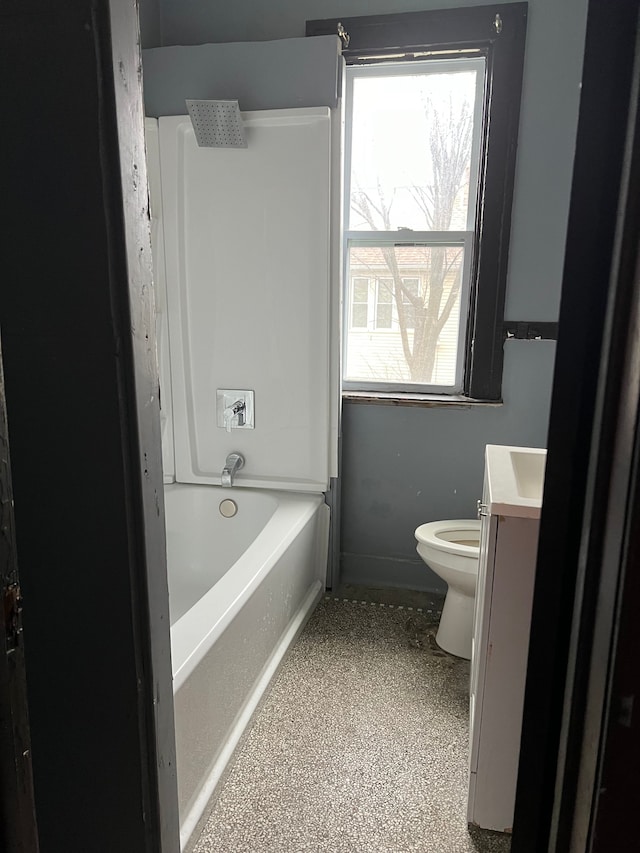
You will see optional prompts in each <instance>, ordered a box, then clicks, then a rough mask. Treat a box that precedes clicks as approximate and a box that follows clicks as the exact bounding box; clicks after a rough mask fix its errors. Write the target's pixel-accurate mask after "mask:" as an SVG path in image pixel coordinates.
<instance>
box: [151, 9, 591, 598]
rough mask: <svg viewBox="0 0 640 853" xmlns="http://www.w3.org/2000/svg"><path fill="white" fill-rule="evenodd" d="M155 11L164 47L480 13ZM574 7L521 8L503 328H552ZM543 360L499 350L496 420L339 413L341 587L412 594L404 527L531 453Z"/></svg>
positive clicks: (575, 87)
mask: <svg viewBox="0 0 640 853" xmlns="http://www.w3.org/2000/svg"><path fill="white" fill-rule="evenodd" d="M161 3H162V5H161V10H162V24H163V43H164V44H180V43H181V44H194V43H199V42H206V41H212V42H216V41H217V42H227V41H242V40H263V39H276V38H290V37H294V36H302V35H303V34H304V27H305V21H306V20H307V19H313V18H328V17H335V16H340V15H345V16H347V15H359V14H363V15H364V14H377V13H388V12H405V11H415V10H420V9H429V8H447V7H455V6H460V5H473V6H476V5H483V4H482V2H477V0H476V2H474V0H404V2H397V0H396V2H394V0H367V2H364V0H322V2H320V0H274V2H273V3H271V4H270V5H269V6H268V7H265V5H264V3H262V2H259V0H235V2H234V3H233V4H227V5H225V6H222V5H212V4H211V3H208V2H204V0H161ZM586 6H587V2H586V0H565V2H562V3H558V2H557V0H530V2H529V22H528V32H527V49H526V57H525V69H524V82H523V102H522V110H521V118H520V135H519V145H518V162H517V167H516V181H515V195H514V204H513V216H512V232H511V251H510V263H509V277H508V283H507V304H506V318H507V319H508V320H551V321H553V320H556V319H557V316H558V308H559V303H560V287H561V279H562V267H563V257H564V243H565V234H566V226H567V215H568V206H569V192H570V186H571V173H572V165H573V153H574V145H575V134H576V126H577V114H578V103H579V94H580V79H581V70H582V54H583V48H584V30H585V20H586ZM552 361H553V345H552V344H549V343H544V342H542V343H517V342H512V343H509V344H508V347H507V351H506V357H505V383H504V405H503V406H502V407H501V408H499V409H495V408H473V409H468V408H456V409H451V408H446V409H434V408H425V409H415V408H411V409H408V408H400V407H386V406H362V405H360V404H356V403H346V404H345V407H344V424H343V442H344V467H343V477H342V486H343V495H342V501H343V511H342V536H343V545H342V547H343V551H344V569H345V578H346V579H348V580H349V581H351V582H358V581H362V582H373V581H376V582H378V583H386V584H396V583H405V584H407V583H410V584H412V585H418V584H420V585H422V584H421V582H420V579H419V578H418V577H416V576H415V572H414V571H413V570H414V569H415V568H416V565H417V564H416V561H415V559H414V550H413V549H414V541H413V528H414V527H415V526H416V525H417V524H418V523H420V522H422V521H430V520H433V519H435V518H447V517H452V516H455V515H464V516H470V515H473V512H474V507H475V501H476V499H477V498H478V497H479V495H480V490H481V486H482V482H481V471H482V451H483V448H484V445H485V444H487V443H503V442H510V443H514V444H523V445H525V444H532V445H538V446H544V444H545V443H546V426H547V417H548V407H549V398H550V393H551V377H552ZM399 448H401V451H400V452H401V456H400V457H398V452H399ZM399 458H400V460H403V459H404V462H403V461H401V462H400V463H399V462H398V459H399ZM407 460H411V461H410V462H407ZM445 460H450V461H451V464H450V465H447V464H445ZM405 466H406V467H405ZM409 481H410V482H411V484H412V487H409V485H407V483H408V482H409ZM385 506H386V507H387V509H385ZM389 507H391V510H390V511H387V510H388V509H389ZM399 519H403V521H402V522H401V523H400V522H399ZM403 561H408V562H403ZM406 567H408V572H404V568H406ZM424 572H425V574H424V575H422V577H424V579H425V581H424V585H425V587H426V588H434V587H436V586H437V584H438V581H437V579H436V578H435V576H434V575H432V574H431V573H429V572H428V570H426V569H425V570H424Z"/></svg>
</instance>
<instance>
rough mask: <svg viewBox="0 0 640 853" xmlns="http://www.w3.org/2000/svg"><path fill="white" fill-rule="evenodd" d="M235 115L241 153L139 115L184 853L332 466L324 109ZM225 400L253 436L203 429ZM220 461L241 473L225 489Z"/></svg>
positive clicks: (301, 561)
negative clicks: (236, 403)
mask: <svg viewBox="0 0 640 853" xmlns="http://www.w3.org/2000/svg"><path fill="white" fill-rule="evenodd" d="M242 119H243V123H244V131H245V134H246V139H247V148H246V149H231V148H229V149H215V148H199V147H198V146H197V144H196V140H195V136H194V132H193V128H192V126H191V122H190V121H189V119H188V117H186V116H171V117H161V118H160V119H159V121H155V120H153V119H148V120H147V138H148V140H147V141H148V155H149V168H150V172H151V192H152V199H151V203H152V223H153V224H152V233H153V234H154V244H155V245H154V248H155V253H154V256H155V264H156V281H157V282H158V285H159V287H160V288H161V285H162V283H166V287H165V292H164V293H163V292H160V293H159V299H158V306H159V312H158V331H159V335H158V337H159V340H160V364H161V395H162V413H163V432H164V436H165V438H166V441H165V446H164V464H165V481H166V482H167V485H166V495H165V500H166V522H167V541H168V567H169V588H170V608H171V621H172V629H171V636H172V658H173V661H172V664H173V674H174V702H175V716H176V746H177V762H178V764H177V771H178V792H179V807H180V823H181V846H182V849H183V850H186V849H189V848H190V846H191V845H192V844H193V842H194V840H195V838H196V837H197V834H198V831H199V829H200V828H201V826H202V823H203V820H204V819H205V817H206V814H207V809H208V805H209V803H210V802H211V799H212V796H213V795H214V794H215V790H216V785H217V784H218V782H219V781H220V778H221V777H222V776H223V774H224V771H225V767H226V765H227V762H228V760H229V758H230V757H231V755H232V754H233V750H234V748H235V746H236V745H237V743H238V741H239V739H240V738H241V737H242V733H243V731H244V729H245V727H246V725H247V724H248V722H249V720H250V718H251V715H252V713H253V711H254V710H255V708H256V706H257V705H258V703H259V702H260V698H261V696H262V695H263V692H264V690H265V689H266V688H267V686H268V684H269V681H270V679H271V677H272V676H273V674H274V673H275V671H276V669H277V666H278V664H279V662H280V660H281V659H282V657H283V655H284V654H285V652H286V650H287V648H288V647H289V645H290V644H291V642H292V641H293V640H294V639H295V637H296V636H297V634H298V632H299V631H300V630H301V629H302V627H303V625H304V623H305V621H306V619H307V617H308V616H309V615H310V613H311V612H312V610H313V608H314V607H315V604H316V603H317V601H318V600H319V598H320V596H321V595H322V592H323V590H324V587H325V576H326V566H327V543H328V535H329V509H328V507H327V506H326V505H325V503H324V499H323V492H325V491H326V489H327V488H328V485H329V479H330V477H332V476H335V475H336V469H337V440H336V436H337V432H338V427H337V413H338V378H337V359H335V358H332V355H331V352H332V349H333V347H332V335H334V334H335V332H336V330H337V325H338V307H339V298H337V295H336V292H334V291H333V290H332V286H331V281H332V279H334V280H335V278H336V277H335V276H333V277H332V275H331V269H332V264H334V265H335V263H336V255H335V252H334V251H333V245H334V244H335V243H334V240H333V239H332V237H333V235H332V227H331V206H332V201H334V202H335V199H333V194H334V191H335V185H336V182H337V176H338V173H339V172H338V157H337V151H336V149H335V146H334V145H333V144H332V137H333V136H334V134H335V130H333V131H332V117H331V113H330V110H329V109H328V108H322V107H314V108H300V109H294V110H270V111H257V112H249V113H243V114H242ZM154 188H155V192H154ZM154 196H155V197H154ZM159 244H163V251H160V250H159V248H158V246H159ZM335 284H337V282H335ZM229 388H241V389H250V390H252V391H253V392H254V399H255V409H254V415H255V428H254V429H251V430H245V429H231V430H227V429H225V428H221V427H220V426H219V425H218V418H217V412H216V397H217V392H218V391H219V390H220V389H229ZM171 436H172V437H173V441H172V442H171ZM230 453H240V454H242V456H243V457H244V459H245V464H244V466H243V467H242V469H240V470H239V471H238V472H237V474H236V475H235V477H234V487H233V488H223V487H222V486H221V483H222V476H221V475H222V469H223V467H224V464H225V460H226V458H227V456H228V455H229V454H230ZM169 481H175V482H169ZM223 500H224V501H228V500H231V501H233V502H234V504H235V508H236V511H235V512H234V514H233V515H232V516H231V517H224V516H223V515H222V514H221V509H222V508H220V504H221V502H222V501H223ZM228 506H229V504H225V512H226V508H228Z"/></svg>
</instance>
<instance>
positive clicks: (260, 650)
mask: <svg viewBox="0 0 640 853" xmlns="http://www.w3.org/2000/svg"><path fill="white" fill-rule="evenodd" d="M227 498H231V499H232V500H234V501H235V502H236V504H237V506H238V512H237V514H236V515H235V516H234V517H233V518H224V517H223V516H222V515H221V513H220V511H219V504H220V502H221V501H222V500H224V499H227ZM165 508H166V523H167V556H168V567H169V598H170V611H171V623H172V625H171V651H172V660H173V678H174V687H173V689H174V702H175V719H176V748H177V773H178V798H179V808H180V843H181V848H182V849H183V850H185V849H187V848H188V847H190V846H191V844H192V843H193V842H194V841H195V839H196V837H197V835H196V831H197V830H199V829H200V828H201V824H202V823H203V821H204V819H205V818H206V814H207V811H208V810H207V805H208V803H209V801H210V799H211V797H212V796H213V794H214V791H215V788H216V785H217V783H218V782H219V781H220V778H221V776H222V774H223V772H224V770H225V767H226V765H227V762H228V761H229V759H230V757H231V755H232V753H233V750H234V748H235V747H236V745H237V744H238V741H239V739H240V737H241V736H242V733H243V731H244V729H245V727H246V726H247V724H248V722H249V720H250V718H251V715H252V713H253V711H254V710H255V708H256V706H257V705H258V703H259V701H260V698H261V696H262V694H263V692H264V690H265V689H266V687H267V686H268V684H269V681H270V680H271V678H272V676H273V675H274V673H275V671H276V669H277V667H278V664H279V662H280V660H281V659H282V657H283V655H284V653H285V652H286V650H287V648H288V647H289V645H290V644H291V642H292V641H293V640H294V639H295V637H296V635H297V634H298V632H299V631H300V630H301V628H302V627H303V625H304V622H305V620H306V618H307V616H308V615H309V614H310V613H311V612H312V610H313V608H314V606H315V604H316V602H317V601H318V599H319V598H320V596H321V595H322V592H323V590H324V585H325V573H326V558H327V542H328V529H329V510H328V507H326V506H325V505H324V502H323V500H322V497H321V496H319V495H305V494H293V493H288V492H282V493H278V492H275V491H271V492H269V491H260V490H252V489H233V488H232V489H222V488H220V487H216V486H197V485H181V484H175V485H171V486H167V487H166V489H165Z"/></svg>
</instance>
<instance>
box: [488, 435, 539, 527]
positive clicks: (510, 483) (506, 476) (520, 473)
mask: <svg viewBox="0 0 640 853" xmlns="http://www.w3.org/2000/svg"><path fill="white" fill-rule="evenodd" d="M546 460H547V451H546V450H543V449H541V448H537V447H509V446H506V445H502V444H488V445H487V449H486V474H487V484H488V509H489V512H490V513H492V514H494V515H504V516H513V517H517V518H539V517H540V508H541V507H542V493H543V489H544V469H545V463H546Z"/></svg>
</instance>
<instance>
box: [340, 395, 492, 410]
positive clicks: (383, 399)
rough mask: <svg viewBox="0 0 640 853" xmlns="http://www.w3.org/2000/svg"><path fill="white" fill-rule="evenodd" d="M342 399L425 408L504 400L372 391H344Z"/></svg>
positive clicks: (458, 406) (472, 405)
mask: <svg viewBox="0 0 640 853" xmlns="http://www.w3.org/2000/svg"><path fill="white" fill-rule="evenodd" d="M342 400H343V401H344V402H346V403H362V404H364V405H367V406H420V407H422V408H425V409H429V408H433V409H435V408H440V407H447V406H454V407H457V408H461V407H462V408H465V409H471V408H475V407H476V406H489V407H491V408H496V407H499V406H502V400H476V399H473V398H472V397H463V396H462V395H461V394H388V393H383V392H377V393H373V392H371V391H343V392H342Z"/></svg>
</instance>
